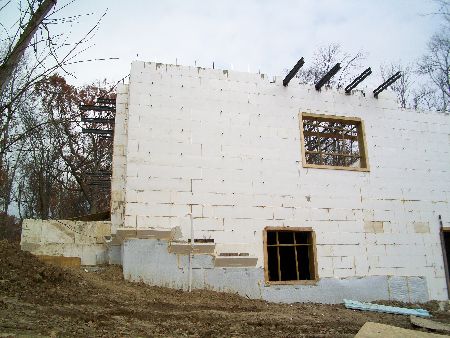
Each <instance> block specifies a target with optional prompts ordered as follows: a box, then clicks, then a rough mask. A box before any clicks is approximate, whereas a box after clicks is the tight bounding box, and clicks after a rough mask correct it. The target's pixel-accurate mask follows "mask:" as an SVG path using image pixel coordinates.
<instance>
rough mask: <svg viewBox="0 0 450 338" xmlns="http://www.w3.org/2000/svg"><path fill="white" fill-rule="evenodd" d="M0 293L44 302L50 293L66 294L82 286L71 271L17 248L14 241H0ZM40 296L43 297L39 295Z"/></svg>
mask: <svg viewBox="0 0 450 338" xmlns="http://www.w3.org/2000/svg"><path fill="white" fill-rule="evenodd" d="M0 276H1V277H0V278H1V279H0V293H3V294H5V293H6V294H8V295H10V296H15V297H18V298H21V299H24V298H30V297H31V298H37V299H42V300H45V301H48V300H49V299H51V298H53V297H54V296H58V292H56V293H55V292H54V291H55V290H59V296H62V294H66V295H67V294H69V295H70V293H71V291H73V289H74V288H77V287H79V286H80V285H86V283H87V282H86V281H84V280H83V279H82V278H81V277H80V276H79V275H77V274H75V273H74V272H73V271H71V270H68V269H64V268H60V267H57V266H53V265H49V264H45V263H43V262H41V261H39V259H38V258H37V257H35V256H33V255H32V254H30V253H29V252H25V251H21V250H20V245H19V243H17V242H9V241H7V240H1V241H0ZM42 296H44V297H42Z"/></svg>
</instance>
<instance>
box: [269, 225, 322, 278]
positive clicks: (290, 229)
mask: <svg viewBox="0 0 450 338" xmlns="http://www.w3.org/2000/svg"><path fill="white" fill-rule="evenodd" d="M267 231H278V232H282V231H283V232H310V233H311V239H312V244H311V251H310V254H311V255H312V256H313V257H312V259H310V260H309V269H310V272H311V274H314V278H311V279H308V280H289V281H271V280H269V266H268V264H269V260H268V258H269V254H268V248H267ZM263 250H264V279H265V283H266V285H315V284H317V282H318V281H319V271H318V264H317V249H316V233H315V232H314V230H313V229H312V228H311V227H270V226H268V227H265V228H264V230H263ZM297 264H298V263H297Z"/></svg>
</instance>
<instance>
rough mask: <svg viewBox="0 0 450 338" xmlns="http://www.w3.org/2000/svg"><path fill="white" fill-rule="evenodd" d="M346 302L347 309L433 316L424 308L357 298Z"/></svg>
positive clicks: (345, 300)
mask: <svg viewBox="0 0 450 338" xmlns="http://www.w3.org/2000/svg"><path fill="white" fill-rule="evenodd" d="M344 304H345V307H346V308H347V309H353V310H361V311H372V312H385V313H393V314H396V315H413V316H417V317H431V315H430V313H429V312H428V311H427V310H424V309H407V308H403V307H397V306H386V305H380V304H372V303H362V302H358V301H355V300H348V299H344Z"/></svg>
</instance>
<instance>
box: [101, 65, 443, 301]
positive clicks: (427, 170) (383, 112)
mask: <svg viewBox="0 0 450 338" xmlns="http://www.w3.org/2000/svg"><path fill="white" fill-rule="evenodd" d="M116 105H117V113H116V125H115V137H114V161H113V162H114V163H113V178H112V208H111V213H112V214H111V217H112V219H111V221H112V227H111V228H112V234H113V236H112V240H111V242H110V243H109V245H110V246H111V253H114V252H116V254H117V256H116V257H115V258H114V255H112V256H111V257H112V259H116V260H120V261H121V263H122V264H123V271H124V276H125V278H127V279H129V280H135V281H144V282H146V283H149V284H152V285H160V286H169V287H173V288H180V289H188V288H194V289H195V288H207V289H212V290H217V291H227V292H233V293H238V294H241V295H243V296H247V297H249V298H261V299H265V300H269V301H278V302H304V301H313V302H327V303H334V302H341V301H342V299H343V298H352V299H358V300H377V299H391V300H401V301H411V302H416V301H427V300H429V299H436V300H443V299H447V298H448V293H447V280H446V277H447V276H446V271H445V262H444V259H445V246H444V247H443V242H442V238H441V228H443V229H444V230H445V227H446V226H447V227H449V226H450V223H449V219H450V207H449V196H450V161H449V159H450V119H449V116H448V114H442V113H436V112H417V111H409V110H403V109H399V108H398V105H397V103H396V100H395V98H394V97H393V94H390V93H388V92H383V93H382V94H381V95H379V97H378V98H375V97H373V95H368V94H367V95H364V93H363V92H362V91H354V92H350V93H349V94H346V93H344V92H343V91H342V92H340V91H336V90H331V89H324V88H322V90H320V91H318V90H316V88H314V87H313V86H305V85H300V84H298V83H296V81H294V80H292V81H291V82H290V83H289V85H288V86H284V85H283V78H268V77H267V76H265V75H263V74H250V73H242V72H235V71H226V70H215V69H203V68H198V67H183V66H177V65H165V64H159V63H152V62H133V64H132V67H131V75H130V81H129V84H128V85H121V86H120V87H119V88H118V95H117V101H116ZM444 235H445V233H444ZM119 256H121V257H119Z"/></svg>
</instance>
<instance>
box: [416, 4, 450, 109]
mask: <svg viewBox="0 0 450 338" xmlns="http://www.w3.org/2000/svg"><path fill="white" fill-rule="evenodd" d="M435 2H436V3H437V5H438V12H437V13H433V15H437V16H438V17H440V18H441V19H442V27H441V29H440V30H439V32H437V33H435V34H434V35H433V36H432V37H431V39H430V41H429V42H428V45H427V52H426V54H425V55H424V56H423V57H422V58H421V60H420V61H419V63H418V73H419V74H421V75H424V76H425V77H426V78H427V79H428V80H429V86H428V88H429V89H428V92H429V93H433V96H434V97H433V98H432V99H431V102H433V105H434V108H435V109H437V110H439V111H449V109H450V1H448V0H436V1H435Z"/></svg>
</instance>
